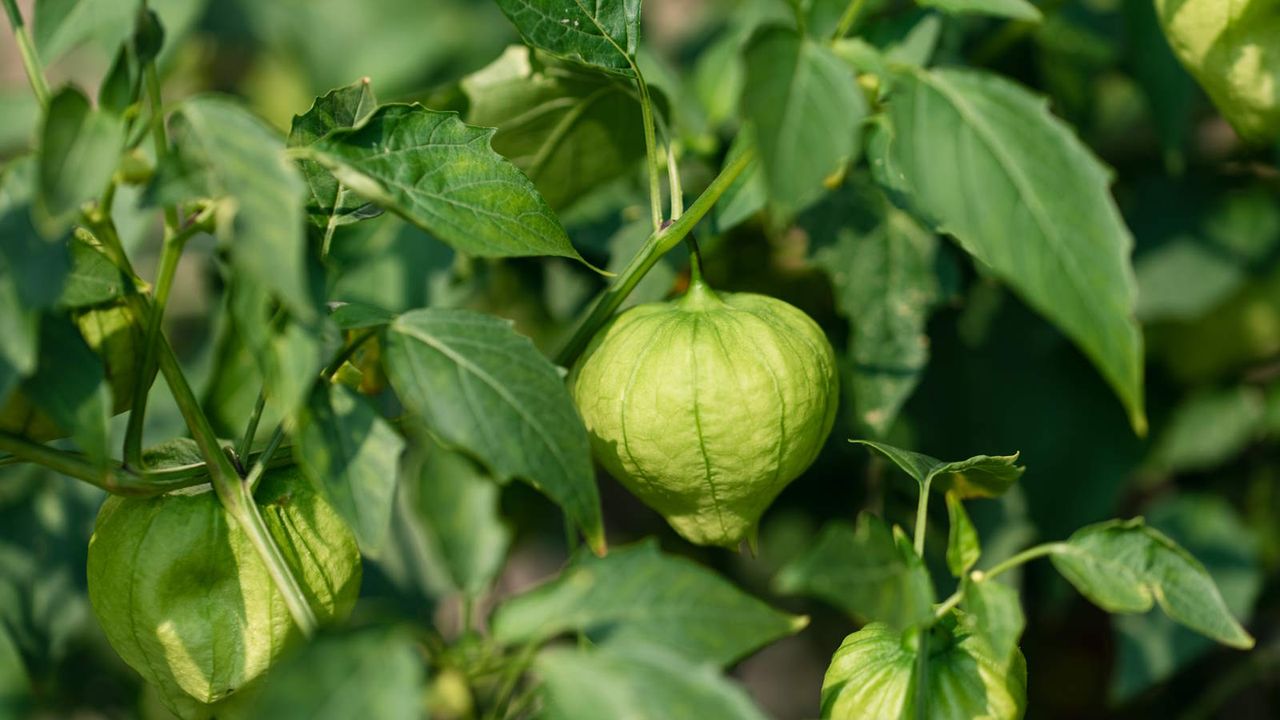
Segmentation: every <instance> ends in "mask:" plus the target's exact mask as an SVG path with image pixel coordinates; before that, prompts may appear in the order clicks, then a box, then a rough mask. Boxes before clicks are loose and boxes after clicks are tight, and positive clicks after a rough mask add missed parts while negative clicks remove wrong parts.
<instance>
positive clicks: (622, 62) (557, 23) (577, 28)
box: [498, 0, 640, 76]
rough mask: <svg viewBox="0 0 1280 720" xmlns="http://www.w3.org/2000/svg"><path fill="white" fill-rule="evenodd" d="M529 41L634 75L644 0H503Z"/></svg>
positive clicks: (561, 53)
mask: <svg viewBox="0 0 1280 720" xmlns="http://www.w3.org/2000/svg"><path fill="white" fill-rule="evenodd" d="M498 7H500V8H502V12H504V13H506V15H507V17H508V18H510V20H511V23H512V24H513V25H515V26H516V29H517V30H519V31H520V36H521V37H523V38H524V41H525V42H526V43H528V44H530V45H532V46H533V47H536V48H539V49H541V50H546V51H547V52H549V53H552V54H553V55H559V56H561V57H564V58H568V59H570V60H574V61H576V62H580V63H584V64H586V65H592V66H594V67H597V68H600V69H602V70H607V71H610V72H614V73H618V74H622V75H628V76H630V75H634V74H635V73H634V64H633V63H634V60H635V56H636V46H637V45H639V42H640V0H607V1H606V2H592V3H586V2H582V0H498Z"/></svg>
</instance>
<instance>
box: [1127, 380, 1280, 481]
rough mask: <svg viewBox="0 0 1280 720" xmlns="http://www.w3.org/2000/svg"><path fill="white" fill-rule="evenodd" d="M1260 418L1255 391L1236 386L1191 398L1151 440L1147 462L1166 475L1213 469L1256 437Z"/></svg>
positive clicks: (1258, 396) (1259, 402) (1261, 402)
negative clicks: (1152, 441)
mask: <svg viewBox="0 0 1280 720" xmlns="http://www.w3.org/2000/svg"><path fill="white" fill-rule="evenodd" d="M1265 412H1266V402H1265V400H1264V398H1263V394H1262V391H1261V390H1259V389H1258V388H1254V387H1249V386H1245V385H1241V386H1238V387H1234V388H1228V389H1225V390H1209V391H1203V392H1197V393H1192V394H1190V395H1188V396H1187V397H1186V398H1184V399H1183V400H1182V402H1180V403H1179V404H1178V406H1177V407H1176V408H1174V411H1173V415H1172V416H1171V417H1170V418H1169V421H1168V424H1166V425H1165V426H1164V427H1163V428H1162V429H1161V430H1160V433H1159V434H1158V435H1157V436H1156V441H1155V443H1154V446H1153V447H1152V450H1151V457H1150V462H1151V464H1152V465H1153V466H1155V467H1156V468H1158V469H1161V470H1165V471H1170V472H1188V471H1197V470H1209V469H1212V468H1214V467H1216V466H1219V465H1221V464H1223V463H1225V462H1227V461H1229V460H1231V459H1232V458H1234V457H1236V456H1237V455H1238V454H1239V453H1240V451H1242V450H1244V448H1245V447H1247V446H1248V445H1249V443H1251V442H1253V441H1254V440H1256V439H1259V438H1260V437H1261V435H1262V422H1263V415H1264V414H1265Z"/></svg>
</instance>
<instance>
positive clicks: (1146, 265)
mask: <svg viewBox="0 0 1280 720" xmlns="http://www.w3.org/2000/svg"><path fill="white" fill-rule="evenodd" d="M1135 271H1136V273H1137V278H1138V309H1137V312H1138V317H1139V318H1141V319H1142V321H1143V322H1154V321H1160V320H1172V321H1178V320H1195V319H1196V318H1198V317H1201V316H1202V315H1204V314H1205V313H1207V312H1209V311H1210V310H1212V309H1213V308H1215V307H1217V306H1218V305H1219V304H1220V303H1221V302H1222V301H1223V300H1226V299H1227V298H1228V297H1230V295H1231V294H1232V293H1233V292H1235V291H1236V290H1238V289H1239V288H1240V286H1241V285H1243V284H1244V281H1245V278H1246V275H1245V272H1244V270H1243V268H1241V267H1240V265H1239V263H1238V262H1235V261H1233V260H1230V259H1227V258H1224V257H1223V256H1222V251H1221V250H1219V249H1217V248H1213V247H1210V246H1207V245H1205V244H1204V243H1202V242H1200V241H1197V240H1195V239H1193V238H1179V239H1176V240H1173V241H1171V242H1169V243H1167V244H1165V245H1162V246H1160V247H1158V248H1156V249H1154V250H1152V251H1150V252H1148V253H1145V254H1143V255H1142V256H1141V257H1139V258H1138V260H1137V263H1136V267H1135Z"/></svg>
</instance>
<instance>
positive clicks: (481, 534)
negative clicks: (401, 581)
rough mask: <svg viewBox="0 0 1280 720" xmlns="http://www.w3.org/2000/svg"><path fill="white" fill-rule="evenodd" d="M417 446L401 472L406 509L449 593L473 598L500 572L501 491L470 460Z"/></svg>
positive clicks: (507, 541) (503, 549)
mask: <svg viewBox="0 0 1280 720" xmlns="http://www.w3.org/2000/svg"><path fill="white" fill-rule="evenodd" d="M423 444H424V445H425V448H424V450H423V451H421V452H418V453H414V457H412V459H411V460H410V461H409V462H407V463H406V466H405V469H404V477H403V480H402V482H403V483H404V484H405V490H406V497H407V500H408V504H409V506H410V508H411V510H412V512H413V515H414V517H415V518H416V519H417V520H418V522H419V524H420V527H421V530H422V532H423V535H424V537H425V539H426V543H427V546H428V548H429V551H430V552H433V553H434V554H435V555H436V556H438V560H439V564H440V565H441V566H442V567H443V568H444V569H445V571H446V573H447V575H448V581H449V583H450V584H451V585H452V586H453V589H455V590H458V591H461V592H464V593H466V594H467V595H470V596H472V597H476V596H479V595H480V594H482V593H484V592H485V591H486V590H488V589H489V586H490V585H491V584H492V583H493V581H494V579H495V578H497V577H498V573H500V572H501V571H502V564H503V561H505V560H506V556H507V549H508V548H509V547H510V545H511V530H510V529H508V527H507V525H506V523H505V522H504V521H503V519H502V513H501V507H500V506H499V501H500V495H501V489H500V488H499V487H498V484H497V483H495V482H494V480H493V478H491V477H489V476H488V475H487V474H486V473H485V472H484V471H483V470H482V469H481V468H480V466H479V465H478V464H476V463H475V462H473V461H472V460H471V459H470V458H467V457H466V456H464V455H462V454H461V453H457V452H453V451H452V450H448V449H446V448H444V447H443V446H441V445H440V444H438V443H435V442H431V441H426V442H424V443H423Z"/></svg>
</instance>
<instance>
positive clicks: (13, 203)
mask: <svg viewBox="0 0 1280 720" xmlns="http://www.w3.org/2000/svg"><path fill="white" fill-rule="evenodd" d="M37 174H38V170H37V166H36V161H35V160H34V159H33V158H30V157H24V158H22V159H20V160H17V161H15V162H13V163H12V164H11V165H9V166H8V167H7V168H6V169H5V172H4V175H3V178H2V179H3V183H2V184H0V238H3V242H0V276H2V277H7V279H8V281H9V282H10V283H12V286H13V292H14V293H16V295H17V297H18V301H19V302H20V303H21V304H22V306H23V307H25V308H26V309H27V310H37V309H40V308H47V307H52V306H53V305H54V304H55V303H56V302H57V301H58V296H59V295H61V293H62V286H63V283H64V281H65V279H66V274H67V271H68V270H69V269H70V265H71V262H70V257H69V254H68V252H67V244H66V242H64V240H65V238H64V236H63V235H62V234H56V235H53V236H46V235H45V234H44V233H42V232H41V231H40V230H39V229H37V228H36V226H35V224H34V223H33V221H32V210H33V208H32V205H33V204H34V198H33V193H34V191H35V188H36V182H37Z"/></svg>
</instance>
